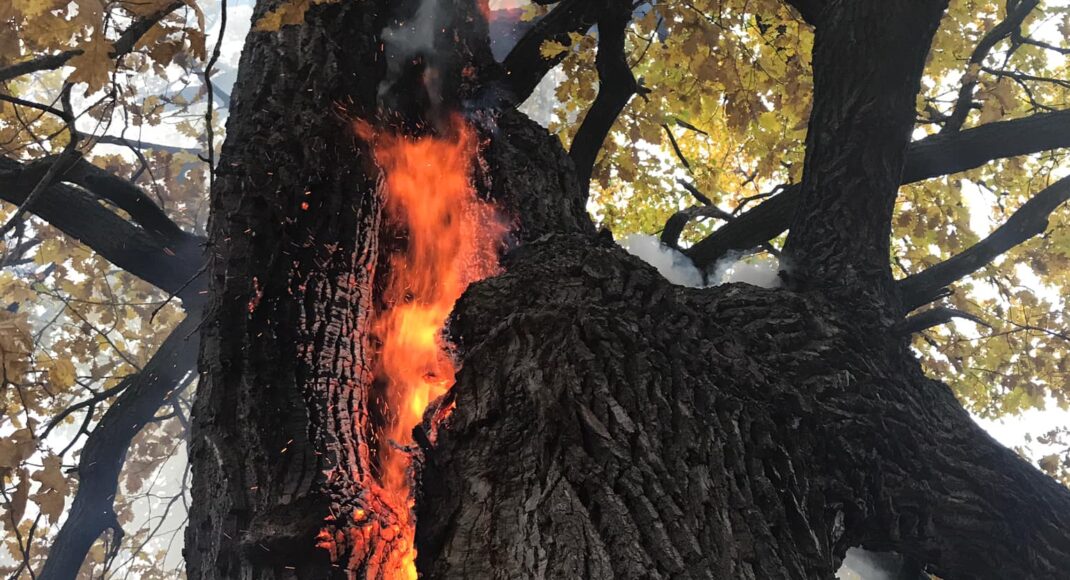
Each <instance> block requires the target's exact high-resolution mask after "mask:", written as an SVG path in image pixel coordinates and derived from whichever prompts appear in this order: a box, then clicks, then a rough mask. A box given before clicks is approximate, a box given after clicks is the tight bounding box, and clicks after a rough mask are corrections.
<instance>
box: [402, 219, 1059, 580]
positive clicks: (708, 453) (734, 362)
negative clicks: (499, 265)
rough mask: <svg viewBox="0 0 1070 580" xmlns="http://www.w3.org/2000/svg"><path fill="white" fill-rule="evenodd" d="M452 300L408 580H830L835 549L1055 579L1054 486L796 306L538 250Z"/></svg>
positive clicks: (924, 384) (574, 244) (899, 363)
mask: <svg viewBox="0 0 1070 580" xmlns="http://www.w3.org/2000/svg"><path fill="white" fill-rule="evenodd" d="M505 269H506V272H507V273H506V274H504V275H502V276H500V277H497V278H494V279H490V280H487V281H484V282H481V283H479V284H477V285H476V286H474V287H472V288H471V289H469V292H468V293H467V294H466V295H465V297H464V298H462V301H461V302H460V303H459V304H458V308H457V310H456V311H455V319H454V321H453V324H452V327H451V328H452V332H453V335H454V337H455V339H456V340H457V342H458V344H459V348H460V351H461V354H462V356H463V360H464V367H463V369H462V370H461V371H460V373H459V375H458V381H457V384H456V386H455V387H454V390H453V394H454V400H455V402H456V410H455V412H454V413H453V415H452V416H451V417H450V418H449V419H448V421H447V423H446V424H445V425H443V426H442V427H441V428H440V430H439V432H438V439H437V445H436V446H435V448H434V449H433V451H432V452H431V453H430V454H429V456H428V459H427V463H426V465H425V467H424V471H423V477H422V483H421V488H420V489H421V490H422V494H423V495H422V496H420V497H419V498H418V501H417V504H416V505H417V510H418V519H417V521H418V524H417V547H418V550H419V552H418V554H419V555H418V564H419V568H420V571H421V572H422V573H423V574H425V575H426V577H429V578H534V577H540V578H595V579H597V578H606V579H608V578H755V579H767V578H814V579H818V578H822V579H824V578H830V577H831V575H832V574H833V573H834V572H835V570H836V569H837V567H838V565H839V562H840V560H841V558H842V557H843V554H844V552H845V551H846V549H847V548H848V547H849V546H855V545H863V546H866V547H869V548H871V549H874V550H894V551H898V552H900V553H904V554H906V555H908V556H910V557H914V558H916V559H917V560H919V561H921V562H925V563H927V564H928V565H929V570H930V571H932V572H934V573H937V574H939V575H940V576H941V577H944V578H1045V577H1058V576H1059V575H1060V574H1062V573H1063V571H1065V570H1067V569H1070V537H1068V536H1067V530H1068V529H1070V527H1068V526H1070V493H1068V492H1067V490H1066V489H1064V488H1062V487H1061V486H1060V485H1058V484H1057V483H1056V482H1055V481H1053V480H1052V479H1050V478H1049V477H1047V476H1046V475H1043V474H1041V473H1040V472H1039V471H1037V470H1035V469H1034V468H1032V467H1031V466H1029V465H1027V464H1026V463H1025V462H1024V461H1022V460H1021V459H1019V458H1018V457H1017V456H1015V455H1014V454H1013V453H1012V452H1011V451H1009V450H1007V449H1005V448H1003V447H1002V446H1000V445H998V444H997V443H995V442H994V441H993V440H992V439H991V438H989V437H988V436H987V435H986V434H985V433H984V432H983V431H982V430H981V429H980V428H979V427H977V426H976V425H975V424H974V423H973V421H972V420H971V419H970V418H969V416H968V415H967V414H966V412H965V411H964V410H963V409H962V407H961V406H960V405H959V404H958V403H957V401H956V400H955V398H954V396H953V395H952V393H951V392H950V390H949V389H948V388H947V387H946V386H945V385H943V384H942V383H938V382H935V381H932V380H929V379H926V378H925V377H924V376H923V375H922V373H921V371H920V368H919V366H918V364H917V363H916V361H915V360H914V358H913V356H912V355H911V354H910V353H909V351H908V347H907V344H906V341H905V340H903V339H901V338H896V337H894V336H893V335H892V334H891V333H890V332H883V333H874V332H873V329H872V328H869V327H867V326H860V325H859V319H858V318H857V317H851V316H845V315H844V314H843V313H842V311H841V310H840V308H838V306H837V305H835V304H830V303H828V302H826V301H825V300H824V299H822V298H820V297H818V296H816V295H814V294H809V293H807V294H799V293H794V292H791V291H787V290H783V289H776V290H768V289H761V288H757V287H754V286H749V285H745V284H729V285H725V286H719V287H715V288H710V289H688V288H682V287H678V286H672V285H670V284H668V283H667V282H666V281H665V280H663V279H661V278H660V277H659V276H658V275H657V274H656V273H655V272H654V271H653V269H652V268H650V267H649V266H646V265H645V264H643V263H640V262H639V261H638V260H636V259H635V258H632V257H630V256H628V255H626V254H625V253H624V252H623V251H622V250H620V249H619V248H616V247H613V246H611V245H607V244H605V243H603V242H599V241H597V240H593V239H591V238H586V237H584V238H579V237H567V236H557V237H549V238H546V239H543V240H541V241H539V242H536V243H533V244H530V245H528V246H526V247H524V248H521V249H519V250H516V251H515V252H514V253H513V254H512V255H510V256H509V257H508V259H507V260H506V262H505Z"/></svg>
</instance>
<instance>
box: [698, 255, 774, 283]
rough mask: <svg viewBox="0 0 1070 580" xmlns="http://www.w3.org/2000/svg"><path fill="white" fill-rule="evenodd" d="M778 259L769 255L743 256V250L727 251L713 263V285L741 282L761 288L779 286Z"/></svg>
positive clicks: (711, 279) (711, 280)
mask: <svg viewBox="0 0 1070 580" xmlns="http://www.w3.org/2000/svg"><path fill="white" fill-rule="evenodd" d="M779 271H780V261H779V260H777V259H776V258H774V257H772V256H769V255H765V254H763V255H760V256H752V257H749V258H744V256H743V252H728V253H727V254H725V255H724V257H723V258H721V259H720V260H717V263H715V264H714V265H713V274H712V275H711V276H710V282H711V283H712V284H713V285H715V286H716V285H718V284H726V283H728V282H743V283H745V284H751V285H754V286H761V287H762V288H776V287H778V286H780V277H779V276H778V275H777V272H779Z"/></svg>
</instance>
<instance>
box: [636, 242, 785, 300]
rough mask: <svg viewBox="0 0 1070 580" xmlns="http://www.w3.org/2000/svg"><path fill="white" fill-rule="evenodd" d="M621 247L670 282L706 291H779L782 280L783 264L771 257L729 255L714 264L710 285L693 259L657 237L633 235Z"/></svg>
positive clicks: (733, 253)
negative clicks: (735, 285) (728, 287)
mask: <svg viewBox="0 0 1070 580" xmlns="http://www.w3.org/2000/svg"><path fill="white" fill-rule="evenodd" d="M619 244H620V245H621V247H623V248H624V249H625V250H627V252H628V253H629V254H631V255H633V256H635V257H637V258H639V259H640V260H642V261H644V262H646V263H647V264H650V265H651V266H654V268H656V269H657V270H658V273H659V274H661V275H662V276H663V277H664V278H665V279H666V280H668V281H669V282H672V283H673V284H679V285H680V286H690V287H692V288H703V287H705V286H719V285H721V284H727V283H729V282H742V283H745V284H751V285H753V286H761V287H763V288H776V287H777V286H779V285H780V278H779V277H778V276H777V272H778V271H779V269H780V263H779V262H778V261H777V259H776V258H773V257H771V256H764V255H762V256H749V257H743V253H742V252H729V253H728V254H727V255H725V257H723V258H721V259H720V260H718V261H717V263H716V264H714V266H713V268H712V269H711V274H710V275H709V277H708V281H709V283H708V284H707V283H705V282H704V281H703V279H702V271H701V270H699V269H698V268H696V267H695V265H694V263H693V262H692V261H691V259H690V258H688V257H687V256H685V255H684V254H682V253H681V252H679V251H677V250H674V249H673V248H670V247H668V246H666V245H665V244H662V243H661V240H659V239H658V238H656V237H654V236H648V235H644V234H631V235H628V236H625V237H624V238H623V239H621V240H620V242H619Z"/></svg>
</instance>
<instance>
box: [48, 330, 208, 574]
mask: <svg viewBox="0 0 1070 580" xmlns="http://www.w3.org/2000/svg"><path fill="white" fill-rule="evenodd" d="M199 324H200V312H199V311H192V312H190V313H189V314H188V315H187V316H186V319H185V320H183V321H182V322H181V323H180V324H179V325H178V327H176V328H175V330H174V331H172V332H171V335H170V336H169V337H167V340H165V341H164V343H163V344H162V345H161V346H160V349H159V350H158V351H157V352H156V354H155V355H153V356H152V358H151V359H150V360H149V362H148V364H146V365H145V368H144V370H143V371H142V372H140V373H138V374H136V375H131V376H130V377H127V378H126V379H123V382H124V383H127V388H126V389H125V390H124V391H123V393H122V394H121V395H119V397H118V398H117V399H116V400H115V402H114V403H113V404H112V405H111V406H110V407H109V408H108V411H107V412H106V413H104V416H103V417H102V418H101V420H100V423H98V424H97V426H96V428H95V429H93V431H92V433H90V434H89V437H88V438H86V442H85V446H84V447H83V448H82V455H81V457H80V459H79V462H78V492H77V493H76V494H75V496H74V501H73V503H72V504H71V508H70V510H69V511H68V512H67V519H66V521H65V522H64V523H63V527H61V528H60V530H59V533H58V534H56V538H55V540H54V541H53V543H52V547H51V548H50V549H49V553H48V560H47V561H46V562H45V566H44V568H43V569H42V570H41V574H40V580H68V579H73V578H75V577H76V576H77V574H78V569H79V568H80V567H81V565H82V561H83V560H84V559H85V556H86V554H88V553H89V549H90V548H91V547H92V545H93V543H94V542H95V541H96V540H97V538H98V537H100V534H102V533H103V532H104V531H105V530H108V529H113V530H115V534H116V541H118V538H120V537H121V533H122V529H121V528H120V527H119V525H118V523H117V520H116V518H115V511H114V502H115V494H116V493H117V490H118V486H119V474H120V472H121V470H122V467H123V462H124V461H125V460H126V451H127V449H128V448H129V447H130V442H131V441H132V440H133V438H134V436H135V435H137V434H138V432H139V431H141V429H142V427H144V426H145V425H146V424H148V423H149V422H151V421H152V420H153V418H154V417H155V414H156V411H157V410H158V409H159V408H160V407H161V406H163V405H164V403H165V402H166V400H167V398H168V397H169V396H170V395H171V393H172V391H174V390H175V389H176V388H177V387H178V385H179V383H180V382H181V381H182V379H183V378H184V377H186V376H187V375H188V374H189V373H191V372H194V370H195V369H196V365H197V350H198V344H199V341H200V339H199V336H200V333H199V332H197V326H198V325H199Z"/></svg>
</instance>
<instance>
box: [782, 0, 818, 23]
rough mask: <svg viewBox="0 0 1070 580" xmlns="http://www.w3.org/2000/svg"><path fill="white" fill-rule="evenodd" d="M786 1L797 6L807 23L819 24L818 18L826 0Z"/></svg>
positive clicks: (796, 8)
mask: <svg viewBox="0 0 1070 580" xmlns="http://www.w3.org/2000/svg"><path fill="white" fill-rule="evenodd" d="M784 3H785V4H787V5H788V6H791V7H793V8H795V10H797V11H798V12H799V15H800V16H802V18H803V20H805V21H806V23H807V24H809V25H810V26H817V20H818V17H819V16H820V14H821V9H822V8H823V7H824V5H825V0H784Z"/></svg>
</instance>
